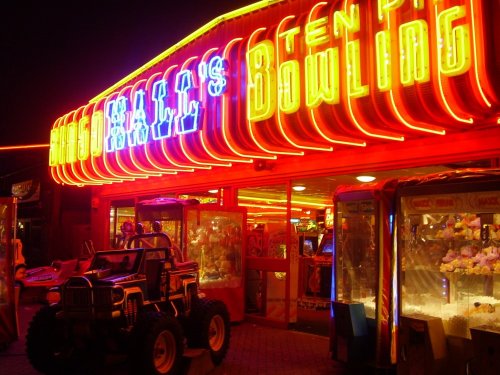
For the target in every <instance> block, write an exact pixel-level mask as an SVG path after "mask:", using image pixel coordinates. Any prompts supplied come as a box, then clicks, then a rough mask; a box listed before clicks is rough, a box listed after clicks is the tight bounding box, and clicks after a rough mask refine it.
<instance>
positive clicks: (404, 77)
mask: <svg viewBox="0 0 500 375" xmlns="http://www.w3.org/2000/svg"><path fill="white" fill-rule="evenodd" d="M399 49H400V53H401V56H400V62H401V63H400V65H401V71H400V76H401V83H402V84H403V86H409V85H413V84H414V83H415V81H416V82H427V81H429V79H430V73H429V70H430V69H429V63H430V62H429V40H428V32H427V23H426V22H425V21H424V20H415V21H411V22H408V23H405V24H403V25H401V26H400V27H399Z"/></svg>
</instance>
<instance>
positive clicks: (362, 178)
mask: <svg viewBox="0 0 500 375" xmlns="http://www.w3.org/2000/svg"><path fill="white" fill-rule="evenodd" d="M356 180H358V181H360V182H372V181H373V180H375V177H374V176H357V177H356Z"/></svg>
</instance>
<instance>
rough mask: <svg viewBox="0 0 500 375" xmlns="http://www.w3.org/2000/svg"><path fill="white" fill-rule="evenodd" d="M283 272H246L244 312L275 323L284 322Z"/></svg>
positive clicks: (284, 277)
mask: <svg viewBox="0 0 500 375" xmlns="http://www.w3.org/2000/svg"><path fill="white" fill-rule="evenodd" d="M285 290H286V273H285V272H266V271H261V270H255V269H249V270H247V272H246V291H245V293H246V312H247V313H253V314H256V315H260V316H264V317H266V318H267V319H271V320H275V321H284V320H285V316H286V314H285V308H286V304H285Z"/></svg>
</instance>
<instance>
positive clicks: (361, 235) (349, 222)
mask: <svg viewBox="0 0 500 375" xmlns="http://www.w3.org/2000/svg"><path fill="white" fill-rule="evenodd" d="M375 205H376V202H375V200H361V201H347V202H342V201H339V202H338V203H337V215H338V217H337V228H336V241H337V253H336V264H335V267H336V275H337V285H336V286H337V299H338V300H346V301H357V302H362V303H363V304H364V307H365V313H366V317H367V318H372V319H374V318H375V300H376V296H377V277H378V257H377V254H376V251H375V248H376V246H375V243H376V237H375V233H376V228H375V214H376V209H375Z"/></svg>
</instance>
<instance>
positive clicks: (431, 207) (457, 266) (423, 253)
mask: <svg viewBox="0 0 500 375" xmlns="http://www.w3.org/2000/svg"><path fill="white" fill-rule="evenodd" d="M397 200H398V205H399V209H398V219H397V226H398V236H397V237H398V242H397V246H398V264H399V292H400V296H401V297H400V311H401V317H400V336H399V341H400V342H399V351H398V354H399V359H398V374H454V375H461V374H463V375H465V374H469V373H474V374H485V373H488V372H486V369H487V368H489V371H491V370H492V368H491V365H485V367H481V366H483V365H484V363H483V362H484V361H487V360H489V359H491V360H493V359H494V358H497V359H495V360H496V361H497V363H498V357H499V352H500V330H499V327H500V258H499V255H500V170H462V171H450V172H445V173H440V174H434V175H429V176H424V177H419V178H415V179H409V180H407V181H405V182H402V183H401V184H400V187H399V188H398V198H397ZM471 333H472V334H471ZM488 358H489V359H488ZM496 368H497V369H498V366H496ZM471 371H472V372H471Z"/></svg>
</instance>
